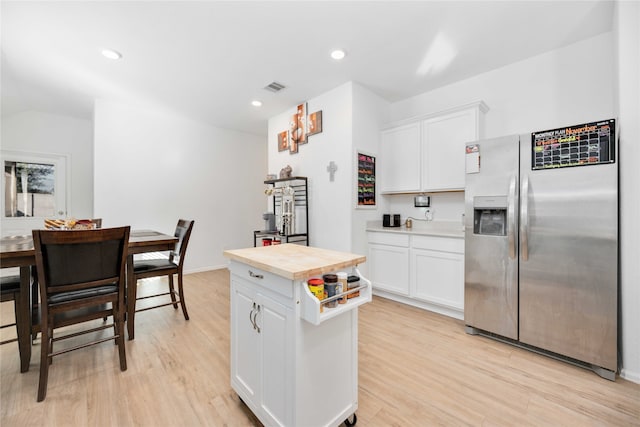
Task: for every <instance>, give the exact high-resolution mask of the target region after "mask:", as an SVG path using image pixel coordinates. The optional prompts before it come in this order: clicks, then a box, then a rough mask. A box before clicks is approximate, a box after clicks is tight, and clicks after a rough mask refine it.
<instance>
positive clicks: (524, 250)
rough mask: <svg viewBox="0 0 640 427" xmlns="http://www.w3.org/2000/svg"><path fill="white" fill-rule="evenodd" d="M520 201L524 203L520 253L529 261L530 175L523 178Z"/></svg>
mask: <svg viewBox="0 0 640 427" xmlns="http://www.w3.org/2000/svg"><path fill="white" fill-rule="evenodd" d="M520 196H521V197H520V203H521V204H522V207H521V210H520V238H521V245H520V253H521V254H522V260H523V261H527V260H528V259H529V177H528V176H527V175H525V176H524V179H523V180H522V193H520Z"/></svg>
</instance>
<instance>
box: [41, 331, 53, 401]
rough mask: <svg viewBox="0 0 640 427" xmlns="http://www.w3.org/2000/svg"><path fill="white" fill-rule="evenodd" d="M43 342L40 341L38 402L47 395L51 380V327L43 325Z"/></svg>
mask: <svg viewBox="0 0 640 427" xmlns="http://www.w3.org/2000/svg"><path fill="white" fill-rule="evenodd" d="M40 335H41V339H42V342H41V343H40V380H39V382H38V402H42V401H43V400H44V398H45V397H47V381H48V380H49V363H50V362H51V358H50V357H49V354H50V353H49V351H50V350H49V349H50V341H51V340H50V337H49V328H48V326H47V325H43V328H42V330H41V331H40Z"/></svg>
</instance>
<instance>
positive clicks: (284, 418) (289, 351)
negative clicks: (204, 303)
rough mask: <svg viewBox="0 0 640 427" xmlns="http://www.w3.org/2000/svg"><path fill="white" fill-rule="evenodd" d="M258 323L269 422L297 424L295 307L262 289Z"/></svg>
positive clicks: (263, 399) (264, 403)
mask: <svg viewBox="0 0 640 427" xmlns="http://www.w3.org/2000/svg"><path fill="white" fill-rule="evenodd" d="M257 301H258V307H259V308H258V310H259V313H258V316H257V317H256V326H257V328H258V330H259V336H260V355H261V357H260V364H261V366H260V368H261V369H260V370H261V377H262V381H261V384H262V385H261V393H260V402H261V403H260V404H261V409H262V411H263V413H264V415H265V417H266V420H267V421H266V422H265V424H266V425H274V426H287V425H293V424H292V423H293V410H292V408H293V404H292V403H293V402H294V400H295V397H294V395H293V387H294V381H293V378H294V369H295V368H294V359H293V354H294V349H293V345H292V344H293V336H294V331H293V311H292V310H291V309H290V308H288V307H286V306H284V305H282V304H280V303H278V302H276V301H275V300H273V299H271V298H269V297H267V296H265V295H262V294H260V293H258V296H257Z"/></svg>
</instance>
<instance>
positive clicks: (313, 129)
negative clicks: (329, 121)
mask: <svg viewBox="0 0 640 427" xmlns="http://www.w3.org/2000/svg"><path fill="white" fill-rule="evenodd" d="M320 132H322V110H320V111H316V112H315V113H311V114H309V116H308V117H307V135H315V134H316V133H320Z"/></svg>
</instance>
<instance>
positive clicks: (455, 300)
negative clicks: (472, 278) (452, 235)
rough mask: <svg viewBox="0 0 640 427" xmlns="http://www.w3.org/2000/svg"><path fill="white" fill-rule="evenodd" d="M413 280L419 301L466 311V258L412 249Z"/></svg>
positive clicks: (415, 295) (452, 254)
mask: <svg viewBox="0 0 640 427" xmlns="http://www.w3.org/2000/svg"><path fill="white" fill-rule="evenodd" d="M411 280H412V288H413V294H414V295H413V296H414V297H415V298H418V299H421V300H424V301H428V302H430V303H434V304H438V305H442V306H445V307H449V308H454V309H459V310H462V309H463V308H464V255H462V254H458V253H451V252H440V251H432V250H427V249H411Z"/></svg>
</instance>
